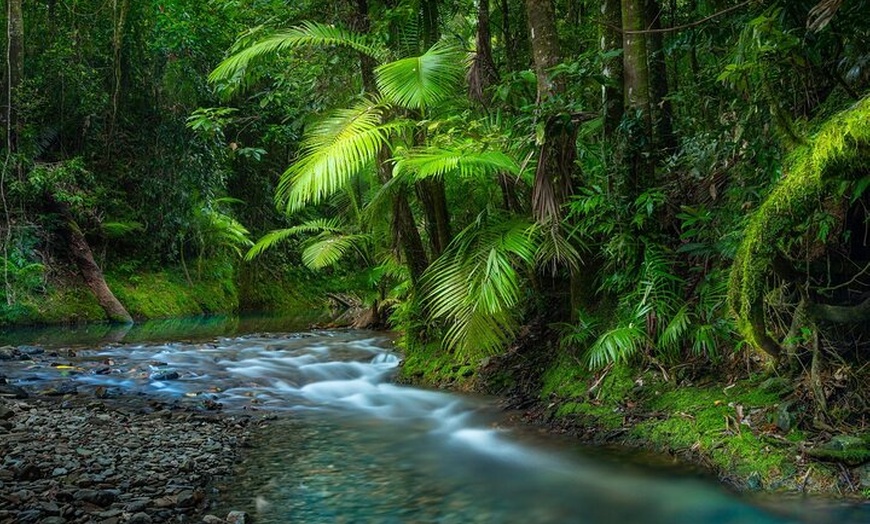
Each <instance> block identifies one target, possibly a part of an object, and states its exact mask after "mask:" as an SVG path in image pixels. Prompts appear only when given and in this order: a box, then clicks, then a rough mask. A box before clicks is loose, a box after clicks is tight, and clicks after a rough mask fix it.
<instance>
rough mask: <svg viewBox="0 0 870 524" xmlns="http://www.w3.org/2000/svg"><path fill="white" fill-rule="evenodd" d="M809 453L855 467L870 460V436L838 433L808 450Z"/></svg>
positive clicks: (815, 456) (817, 457)
mask: <svg viewBox="0 0 870 524" xmlns="http://www.w3.org/2000/svg"><path fill="white" fill-rule="evenodd" d="M807 455H809V456H811V457H813V458H816V459H819V460H826V461H830V462H840V463H842V464H845V465H847V466H851V467H855V466H860V465H861V464H865V463H867V462H870V437H868V436H867V435H863V436H851V435H837V436H835V437H832V438H831V440H829V441H828V442H826V443H825V444H823V445H821V446H819V447H817V448H813V449H811V450H809V451H807Z"/></svg>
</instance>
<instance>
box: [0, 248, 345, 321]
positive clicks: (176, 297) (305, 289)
mask: <svg viewBox="0 0 870 524" xmlns="http://www.w3.org/2000/svg"><path fill="white" fill-rule="evenodd" d="M298 272H299V270H295V269H294V270H286V271H284V270H277V269H276V270H270V271H262V270H260V271H258V270H256V269H254V268H252V267H251V266H245V265H243V266H234V265H232V264H227V263H223V264H217V263H205V264H203V265H201V266H200V267H196V268H189V269H185V268H184V267H165V268H158V269H151V270H142V269H137V270H136V271H135V272H131V271H125V270H123V268H108V269H107V270H106V282H107V284H108V285H109V287H110V288H111V289H112V291H113V292H114V294H115V296H116V297H117V298H118V300H119V301H120V302H121V303H122V304H123V305H124V306H125V307H126V308H127V310H128V311H129V312H130V314H131V315H132V316H133V318H134V319H136V320H145V319H159V318H176V317H190V316H197V315H212V314H230V313H238V312H240V311H258V312H271V313H279V314H283V315H287V316H293V315H298V314H304V315H306V316H312V313H313V312H317V311H320V312H322V313H323V314H324V315H325V314H326V313H327V312H328V303H327V300H326V298H325V296H324V293H321V292H320V291H319V290H320V289H326V288H330V287H335V284H333V283H330V282H327V280H326V279H322V278H321V279H318V278H316V277H314V276H310V275H298V274H296V273H298ZM105 318H106V314H105V312H104V311H103V309H102V308H101V307H100V305H99V304H98V302H97V300H96V298H95V297H94V295H93V294H92V293H91V291H90V290H89V289H88V288H87V286H85V284H84V282H83V281H82V279H81V278H79V277H78V276H77V275H76V274H74V273H59V274H55V275H52V276H50V277H46V278H44V279H43V280H42V281H41V282H40V284H39V285H38V286H31V287H30V288H28V289H26V290H24V291H22V292H20V293H18V294H17V295H16V296H15V297H14V300H12V301H11V304H3V305H0V325H5V326H9V325H27V324H72V323H86V322H101V321H104V320H105Z"/></svg>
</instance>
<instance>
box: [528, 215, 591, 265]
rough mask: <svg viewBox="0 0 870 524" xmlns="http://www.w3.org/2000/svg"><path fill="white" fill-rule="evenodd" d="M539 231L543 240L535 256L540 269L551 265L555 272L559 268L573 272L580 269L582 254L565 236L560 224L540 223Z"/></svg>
mask: <svg viewBox="0 0 870 524" xmlns="http://www.w3.org/2000/svg"><path fill="white" fill-rule="evenodd" d="M537 229H538V231H539V235H540V238H541V241H540V248H539V249H538V252H537V254H536V256H535V259H536V264H537V266H538V267H544V266H547V265H549V266H550V267H551V268H552V270H553V271H554V272H555V270H556V268H557V267H559V266H562V267H566V268H568V269H570V270H571V271H576V270H578V269H579V268H580V264H581V262H582V257H581V256H580V252H579V251H578V250H577V248H575V247H574V245H573V244H572V243H571V241H570V240H569V239H568V238H567V236H566V235H565V234H564V232H563V231H562V227H561V225H560V224H551V223H538V227H537Z"/></svg>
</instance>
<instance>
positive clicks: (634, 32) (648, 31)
mask: <svg viewBox="0 0 870 524" xmlns="http://www.w3.org/2000/svg"><path fill="white" fill-rule="evenodd" d="M753 1H754V0H746V1H745V2H741V3H739V4H737V5H733V6H731V7H728V8H726V9H723V10H721V11H717V12H715V13H713V14H712V15H710V16H707V17H704V18H702V19H700V20H696V21H694V22H690V23H688V24H683V25H677V26H673V27H661V28H658V29H636V30H628V31H626V30H624V29H622V28H621V27H616V26H613V25H610V24H608V23H606V22H599V24H601V25H604V26H607V27H609V28H611V29H613V30H614V31H619V32H620V33H622V34H624V35H646V34H651V33H673V32H675V31H682V30H683V29H690V28H692V27H695V26H699V25H701V24H704V23H706V22H709V21H710V20H713V19H714V18H718V17H720V16H722V15H726V14H728V13H730V12H731V11H736V10H738V9H741V8H743V7H746V6H747V5H749V4H751V3H752V2H753Z"/></svg>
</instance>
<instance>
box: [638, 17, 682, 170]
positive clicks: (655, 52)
mask: <svg viewBox="0 0 870 524" xmlns="http://www.w3.org/2000/svg"><path fill="white" fill-rule="evenodd" d="M646 14H647V20H648V22H647V27H648V28H649V29H660V28H661V18H662V16H663V14H664V10H663V9H662V7H661V5H660V4H659V2H658V1H657V0H646ZM647 51H649V69H650V86H649V89H650V106H651V109H652V117H653V122H654V137H655V143H656V146H657V149H659V150H660V151H661V152H662V153H670V152H672V151H674V150H675V149H676V148H677V143H676V137H675V136H674V124H673V119H674V115H673V108H672V107H671V101H670V100H668V98H667V96H668V65H667V61H666V60H665V50H664V42H663V38H662V33H656V32H652V33H649V34H648V35H647Z"/></svg>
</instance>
